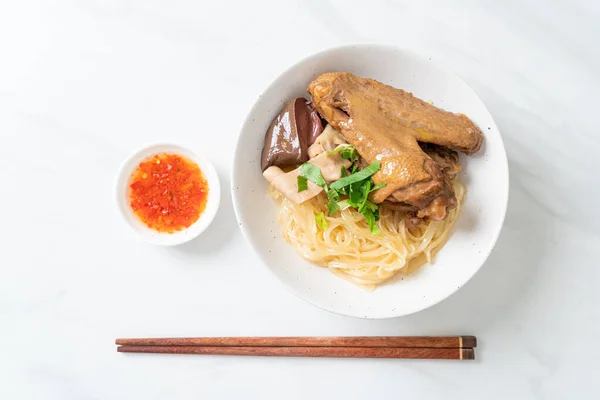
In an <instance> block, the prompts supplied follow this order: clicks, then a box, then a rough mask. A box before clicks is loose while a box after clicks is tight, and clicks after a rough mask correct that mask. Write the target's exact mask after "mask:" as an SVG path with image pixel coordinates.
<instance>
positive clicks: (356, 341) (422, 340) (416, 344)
mask: <svg viewBox="0 0 600 400" xmlns="http://www.w3.org/2000/svg"><path fill="white" fill-rule="evenodd" d="M115 343H116V344H118V345H131V346H209V347H224V346H229V347H407V348H463V347H465V348H472V347H477V339H476V338H475V336H350V337H333V336H332V337H199V338H158V339H117V340H116V342H115Z"/></svg>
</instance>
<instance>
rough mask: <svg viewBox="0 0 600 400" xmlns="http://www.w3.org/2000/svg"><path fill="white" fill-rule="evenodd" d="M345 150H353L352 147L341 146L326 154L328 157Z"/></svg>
mask: <svg viewBox="0 0 600 400" xmlns="http://www.w3.org/2000/svg"><path fill="white" fill-rule="evenodd" d="M346 150H354V146H343V147H338V148H337V149H335V150H333V151H330V152H328V153H327V155H328V156H331V155H334V154H335V153H339V152H340V151H346Z"/></svg>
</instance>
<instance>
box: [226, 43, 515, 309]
mask: <svg viewBox="0 0 600 400" xmlns="http://www.w3.org/2000/svg"><path fill="white" fill-rule="evenodd" d="M359 47H360V48H365V49H367V50H370V49H371V48H378V49H381V50H385V51H396V52H402V53H405V54H409V55H410V56H411V57H415V58H419V59H422V60H425V59H427V62H429V63H432V64H433V65H434V66H435V67H436V68H438V69H440V70H442V71H444V72H445V73H447V74H449V75H451V76H453V77H454V78H456V79H458V80H460V81H461V82H462V83H464V84H465V85H466V86H467V87H468V88H469V89H470V90H471V91H472V92H473V93H474V94H475V96H476V97H477V99H478V100H479V101H480V102H481V104H482V105H483V107H484V108H485V110H486V112H487V113H488V114H489V116H490V123H491V124H492V126H493V128H494V129H495V130H496V132H498V138H499V140H500V145H501V147H502V149H501V150H502V151H501V153H502V154H501V155H502V161H503V162H504V166H505V173H504V176H506V184H505V185H504V186H505V187H504V188H503V191H502V193H504V196H503V199H502V200H503V202H502V203H503V204H502V215H501V218H500V228H499V229H497V230H496V232H495V234H494V236H493V239H492V241H491V246H489V249H488V250H487V251H486V253H485V255H484V257H483V259H482V261H481V263H480V265H479V266H478V267H477V268H476V269H475V270H474V271H473V273H472V274H471V275H470V276H469V277H468V278H467V279H466V280H465V281H464V283H463V284H462V285H460V287H454V288H452V289H451V290H449V291H448V292H447V294H446V295H445V296H444V297H441V298H439V299H435V300H433V301H431V302H425V303H424V304H422V305H421V306H420V307H417V308H415V309H414V310H411V311H410V312H404V313H397V314H393V315H392V314H389V315H384V316H364V315H361V314H357V313H356V314H354V313H352V312H341V311H337V310H335V309H333V308H328V307H326V306H324V305H322V304H319V303H317V302H315V301H313V300H312V299H310V298H309V297H305V296H303V295H301V294H300V293H299V292H298V291H297V290H296V289H295V288H294V287H292V286H291V285H288V284H287V283H285V282H283V281H281V279H279V277H278V276H277V275H276V274H275V272H274V271H273V270H272V269H271V268H270V267H269V265H268V262H267V261H266V260H265V259H264V257H263V256H262V255H261V254H260V252H259V251H258V250H257V249H256V248H255V247H256V246H255V243H254V242H253V239H252V237H251V234H250V232H249V231H248V230H247V228H246V224H245V223H244V222H243V217H242V211H241V209H240V205H238V203H237V201H236V195H235V190H234V188H235V187H236V181H237V179H236V168H235V163H236V159H237V158H238V153H239V152H240V151H242V150H243V149H241V148H240V139H241V137H242V134H243V132H245V131H246V130H247V128H248V127H249V126H250V123H251V121H252V116H253V115H254V113H255V111H256V108H257V107H258V103H259V102H260V99H261V96H262V93H265V92H267V91H269V90H270V89H271V88H272V87H274V86H276V85H277V84H278V83H279V82H280V80H282V79H283V77H284V76H285V75H287V73H288V72H290V71H291V70H292V69H294V68H296V66H298V64H301V63H305V62H307V61H309V60H312V59H315V58H318V57H321V56H323V55H325V54H327V53H330V52H334V51H342V50H349V49H354V50H355V49H356V48H359ZM231 165H232V168H231V172H230V180H231V197H232V203H233V209H234V213H235V217H236V220H237V222H238V226H239V227H240V230H241V231H242V236H244V239H245V240H246V242H247V244H249V245H250V247H251V248H252V251H253V252H254V254H256V256H257V257H258V258H259V260H260V263H261V264H262V267H263V268H264V269H266V270H268V271H269V273H270V274H271V276H272V277H274V278H275V279H276V280H277V281H278V282H280V283H281V284H282V286H284V287H285V288H286V290H288V291H289V292H291V293H293V294H294V295H295V296H296V297H298V298H299V299H301V300H303V301H305V302H306V303H308V304H311V305H313V306H315V307H317V308H319V309H322V310H325V311H328V312H330V313H332V314H335V315H343V316H348V317H354V318H358V319H389V318H398V317H403V316H408V315H411V314H415V313H417V312H420V311H423V310H426V309H428V308H430V307H433V306H434V305H436V304H439V303H441V302H443V301H444V300H446V299H448V298H449V297H450V296H452V295H453V294H455V293H456V292H457V291H458V290H459V289H460V288H461V287H463V286H464V285H465V284H466V283H468V282H469V281H470V280H471V279H473V277H474V276H475V274H476V273H477V272H478V271H479V270H481V267H482V266H483V265H484V264H485V263H486V262H487V260H488V258H489V256H490V254H491V252H492V251H493V249H494V248H495V247H496V244H497V242H498V238H499V237H500V234H501V233H502V230H503V228H504V222H505V219H506V213H507V209H508V200H509V196H510V193H509V192H510V174H509V166H508V157H507V154H506V147H505V146H504V140H503V139H502V135H501V133H500V130H499V129H498V125H497V124H496V121H495V120H494V117H493V115H492V113H491V112H490V111H489V109H488V108H487V106H486V105H485V103H484V102H483V100H482V99H481V97H480V96H479V93H478V92H477V91H476V90H475V89H473V88H472V87H471V86H470V85H469V84H468V83H467V82H466V81H465V80H464V79H463V78H462V77H461V76H460V75H459V74H458V73H456V72H454V71H453V70H452V69H449V68H447V67H446V66H444V65H443V64H441V63H439V62H437V61H434V60H432V59H431V58H427V57H425V56H423V55H421V54H419V53H416V52H415V51H413V50H409V49H405V48H403V47H400V46H396V45H392V44H385V43H374V42H357V43H349V44H343V45H339V46H332V47H327V48H324V49H321V50H319V51H316V52H313V53H310V54H308V55H307V56H305V57H302V58H300V59H298V60H296V61H295V62H293V63H291V64H289V65H288V66H287V67H286V68H285V69H284V70H283V71H281V72H280V73H279V74H278V75H277V76H276V77H275V78H274V79H273V80H272V81H271V82H270V83H269V85H268V86H267V87H266V88H264V89H263V90H262V91H261V92H260V94H259V96H258V97H257V98H256V99H255V100H254V103H253V104H252V107H251V108H250V110H249V111H248V113H247V115H246V118H244V121H243V123H242V125H241V128H240V130H239V132H238V135H237V137H236V146H235V152H234V157H233V160H232V163H231ZM299 257H300V256H299Z"/></svg>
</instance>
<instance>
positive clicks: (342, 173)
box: [340, 165, 348, 178]
mask: <svg viewBox="0 0 600 400" xmlns="http://www.w3.org/2000/svg"><path fill="white" fill-rule="evenodd" d="M340 168H342V169H341V171H340V174H341V176H342V178H343V177H344V176H348V172H346V168H344V166H343V165H342V166H341V167H340Z"/></svg>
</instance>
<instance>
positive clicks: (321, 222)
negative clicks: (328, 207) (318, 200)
mask: <svg viewBox="0 0 600 400" xmlns="http://www.w3.org/2000/svg"><path fill="white" fill-rule="evenodd" d="M315 221H316V222H317V225H318V226H319V227H320V228H321V229H323V230H325V229H327V227H328V226H329V224H328V223H327V218H326V217H325V214H323V212H322V211H321V212H320V213H318V214H317V215H315Z"/></svg>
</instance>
